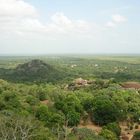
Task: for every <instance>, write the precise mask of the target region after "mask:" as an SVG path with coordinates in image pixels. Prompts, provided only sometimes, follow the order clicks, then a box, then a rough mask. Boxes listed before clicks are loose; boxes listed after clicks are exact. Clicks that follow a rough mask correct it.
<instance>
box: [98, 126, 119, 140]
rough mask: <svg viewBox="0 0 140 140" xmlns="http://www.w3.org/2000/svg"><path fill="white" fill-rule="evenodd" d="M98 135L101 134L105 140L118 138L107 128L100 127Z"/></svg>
mask: <svg viewBox="0 0 140 140" xmlns="http://www.w3.org/2000/svg"><path fill="white" fill-rule="evenodd" d="M100 136H103V137H104V138H105V139H107V140H118V139H117V136H116V134H115V133H113V132H112V131H110V130H107V129H102V131H101V133H100Z"/></svg>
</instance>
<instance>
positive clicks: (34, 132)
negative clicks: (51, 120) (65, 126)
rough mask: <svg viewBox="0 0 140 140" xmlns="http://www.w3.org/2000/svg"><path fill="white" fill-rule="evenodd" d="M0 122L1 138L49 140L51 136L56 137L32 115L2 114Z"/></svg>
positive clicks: (3, 139)
mask: <svg viewBox="0 0 140 140" xmlns="http://www.w3.org/2000/svg"><path fill="white" fill-rule="evenodd" d="M0 124H1V125H0V140H49V139H50V138H49V137H52V139H53V138H54V136H53V135H52V134H51V133H50V132H49V131H48V129H46V128H44V127H43V126H42V125H41V123H39V122H38V121H36V120H34V119H33V118H31V117H26V118H25V117H20V116H8V117H5V116H0ZM54 139H55V138H54Z"/></svg>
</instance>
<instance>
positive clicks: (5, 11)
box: [0, 0, 90, 36]
mask: <svg viewBox="0 0 140 140" xmlns="http://www.w3.org/2000/svg"><path fill="white" fill-rule="evenodd" d="M89 29H90V24H89V23H88V22H86V21H84V20H72V19H69V18H68V17H67V16H65V15H64V13H62V12H57V13H55V14H54V15H52V16H51V17H50V22H48V23H43V22H41V21H40V20H39V13H38V11H37V10H36V8H35V7H34V6H32V5H31V4H29V3H27V2H25V1H24V0H0V34H3V35H4V34H6V35H7V34H11V35H12V34H17V35H24V34H25V35H27V34H28V35H30V34H31V33H32V34H35V33H36V35H48V36H49V34H51V35H58V34H73V33H74V34H75V33H76V34H77V33H85V32H88V31H89Z"/></svg>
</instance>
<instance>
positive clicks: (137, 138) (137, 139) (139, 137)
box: [132, 131, 140, 140]
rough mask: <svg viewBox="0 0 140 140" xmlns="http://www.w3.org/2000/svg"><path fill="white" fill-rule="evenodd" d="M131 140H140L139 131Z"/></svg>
mask: <svg viewBox="0 0 140 140" xmlns="http://www.w3.org/2000/svg"><path fill="white" fill-rule="evenodd" d="M132 140H140V131H137V132H135V134H134V136H133V138H132Z"/></svg>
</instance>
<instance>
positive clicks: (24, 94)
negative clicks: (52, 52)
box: [0, 56, 140, 140]
mask: <svg viewBox="0 0 140 140" xmlns="http://www.w3.org/2000/svg"><path fill="white" fill-rule="evenodd" d="M130 58H131V61H129V60H130ZM39 59H40V60H38V58H31V57H30V58H26V59H25V58H24V57H12V58H8V57H2V58H1V61H0V140H15V139H17V140H119V139H120V135H121V131H122V130H121V127H120V123H121V122H124V123H126V124H127V126H128V128H127V129H129V130H130V131H131V130H132V131H133V132H135V134H134V136H133V140H137V139H139V132H136V131H135V130H137V131H138V130H139V124H140V90H139V89H138V88H137V89H135V88H131V87H130V88H123V87H122V86H121V85H122V84H123V83H124V82H127V81H129V82H131V81H132V82H134V81H135V82H140V80H139V79H140V77H139V72H140V65H139V62H138V61H136V60H139V57H136V56H130V57H120V60H119V58H118V57H110V58H109V57H99V56H98V57H91V56H89V57H86V56H83V57H82V56H79V57H74V56H73V57H62V56H57V57H52V56H50V57H47V58H45V57H39ZM135 61H136V63H135ZM80 77H82V78H83V79H82V78H80ZM89 122H90V123H89ZM92 123H93V124H92ZM88 125H91V127H92V126H96V127H99V128H100V130H98V131H96V129H95V128H94V127H93V128H92V129H90V128H86V126H87V127H88ZM134 126H137V127H134Z"/></svg>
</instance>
